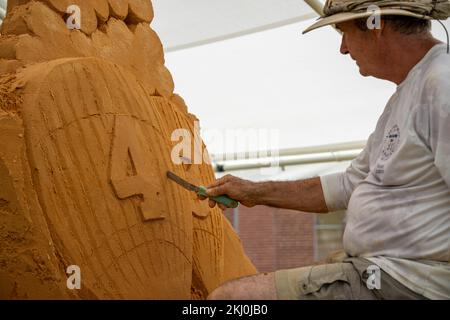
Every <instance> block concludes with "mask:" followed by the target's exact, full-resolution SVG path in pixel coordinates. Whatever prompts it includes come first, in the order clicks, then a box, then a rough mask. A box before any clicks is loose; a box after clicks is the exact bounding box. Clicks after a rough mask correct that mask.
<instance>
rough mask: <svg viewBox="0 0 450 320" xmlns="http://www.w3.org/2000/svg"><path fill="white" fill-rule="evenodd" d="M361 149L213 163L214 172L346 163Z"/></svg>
mask: <svg viewBox="0 0 450 320" xmlns="http://www.w3.org/2000/svg"><path fill="white" fill-rule="evenodd" d="M361 151H362V149H357V150H345V151H333V152H326V153H315V154H307V155H297V156H285V157H279V158H270V157H269V158H259V159H251V160H241V161H239V160H237V161H224V162H219V163H213V167H214V169H215V171H216V172H225V171H234V170H248V169H258V168H269V167H285V166H292V165H301V164H313V163H323V162H336V161H348V160H353V159H355V158H356V157H357V156H358V155H359V154H360V153H361Z"/></svg>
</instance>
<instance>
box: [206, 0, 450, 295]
mask: <svg viewBox="0 0 450 320" xmlns="http://www.w3.org/2000/svg"><path fill="white" fill-rule="evenodd" d="M371 5H372V6H371ZM373 5H376V6H377V7H375V8H377V9H376V10H374V7H373ZM324 13H325V15H324V17H322V19H320V20H319V21H318V22H316V23H315V24H314V25H313V26H311V27H310V28H308V29H307V30H306V31H310V30H313V29H315V28H318V27H322V26H325V25H335V26H336V28H337V29H339V30H340V31H342V44H341V48H340V51H341V53H342V54H349V55H350V57H351V58H352V59H354V60H355V61H356V64H357V65H358V67H359V71H360V73H361V75H363V76H374V77H376V78H380V79H384V80H389V81H392V82H394V83H395V84H396V85H397V90H396V92H395V93H394V95H393V96H392V97H391V99H390V100H389V102H388V103H387V106H386V108H385V110H384V112H383V114H382V115H381V117H380V119H379V121H378V123H377V126H376V129H375V131H374V132H373V133H372V134H371V135H370V137H369V139H368V142H367V145H366V147H365V149H364V150H363V151H362V153H361V154H360V155H359V156H358V157H357V158H356V159H355V160H354V161H352V163H351V165H350V166H349V168H348V169H347V170H346V171H345V172H343V173H339V174H333V175H326V176H322V177H317V178H313V179H308V180H302V181H291V182H262V183H253V182H250V181H246V180H242V179H239V178H236V177H233V176H230V175H228V176H225V177H223V178H221V179H219V180H217V181H216V182H215V183H214V184H212V185H211V186H209V188H208V195H210V196H215V195H220V194H227V195H229V196H230V197H232V198H234V199H236V200H238V201H240V202H241V203H242V204H243V205H245V206H254V205H258V204H260V205H268V206H274V207H280V208H289V209H295V210H299V211H306V212H316V213H326V212H329V211H334V210H339V209H347V221H346V227H345V232H344V237H343V244H344V249H345V252H346V254H347V257H346V258H345V259H342V260H341V261H340V262H338V263H333V264H324V265H318V266H310V267H302V268H296V269H289V270H278V271H276V272H274V273H264V274H259V275H256V276H250V277H245V278H240V279H236V280H232V281H230V282H227V283H225V284H224V285H222V286H221V287H219V288H217V289H216V290H215V291H214V292H213V293H212V294H211V295H210V297H209V298H210V299H277V298H278V299H450V263H449V262H450V54H448V47H447V46H446V44H443V43H440V42H439V41H438V40H436V39H435V38H433V36H432V35H431V33H430V28H431V24H430V19H446V18H447V17H448V16H449V13H450V4H449V1H439V0H438V1H431V0H408V1H389V0H382V1H360V0H359V1H358V0H353V1H348V0H328V1H327V3H326V4H325V8H324ZM377 15H379V16H377ZM306 31H305V32H306ZM367 99H370V92H368V93H367ZM361 103H362V105H363V104H364V101H361ZM209 201H210V206H214V205H215V204H216V203H215V202H214V201H212V200H209ZM222 208H223V207H222Z"/></svg>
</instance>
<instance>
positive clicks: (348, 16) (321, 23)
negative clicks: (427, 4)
mask: <svg viewBox="0 0 450 320" xmlns="http://www.w3.org/2000/svg"><path fill="white" fill-rule="evenodd" d="M371 15H373V12H372V11H369V12H361V13H355V12H341V13H336V14H333V15H332V16H329V17H325V18H319V20H318V21H317V22H316V23H314V24H313V25H311V26H309V27H308V28H306V29H305V30H304V31H303V34H305V33H307V32H310V31H312V30H315V29H318V28H322V27H325V26H329V25H335V24H337V23H340V22H345V21H350V20H355V19H361V18H367V17H370V16H371ZM380 15H393V16H407V17H414V18H419V19H430V17H428V16H423V15H421V14H416V13H412V12H410V11H406V10H402V9H380Z"/></svg>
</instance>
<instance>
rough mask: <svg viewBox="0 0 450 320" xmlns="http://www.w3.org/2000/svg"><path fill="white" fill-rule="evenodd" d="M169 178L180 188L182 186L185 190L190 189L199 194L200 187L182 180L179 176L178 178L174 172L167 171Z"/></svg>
mask: <svg viewBox="0 0 450 320" xmlns="http://www.w3.org/2000/svg"><path fill="white" fill-rule="evenodd" d="M167 178H169V179H171V180H173V181H175V182H176V183H178V184H179V185H180V186H182V187H183V188H185V189H188V190H190V191H195V192H199V191H200V188H199V187H197V186H196V185H193V184H192V183H189V182H187V181H186V180H184V179H182V178H180V177H179V176H177V175H176V174H175V173H173V172H170V171H167Z"/></svg>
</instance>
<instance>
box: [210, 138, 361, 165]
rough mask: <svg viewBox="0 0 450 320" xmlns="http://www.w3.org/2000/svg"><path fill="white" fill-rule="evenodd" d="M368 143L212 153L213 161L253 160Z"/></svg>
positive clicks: (352, 147)
mask: <svg viewBox="0 0 450 320" xmlns="http://www.w3.org/2000/svg"><path fill="white" fill-rule="evenodd" d="M365 145H366V141H365V140H360V141H350V142H343V143H334V144H326V145H321V146H312V147H302V148H289V149H281V150H261V151H253V152H251V151H248V152H241V153H239V152H235V153H228V154H225V153H221V154H213V155H211V156H210V157H211V160H212V161H213V162H217V163H218V162H222V161H233V160H251V159H259V158H269V157H285V156H299V155H308V154H314V153H325V152H336V151H346V150H354V149H363V148H364V146H365Z"/></svg>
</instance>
